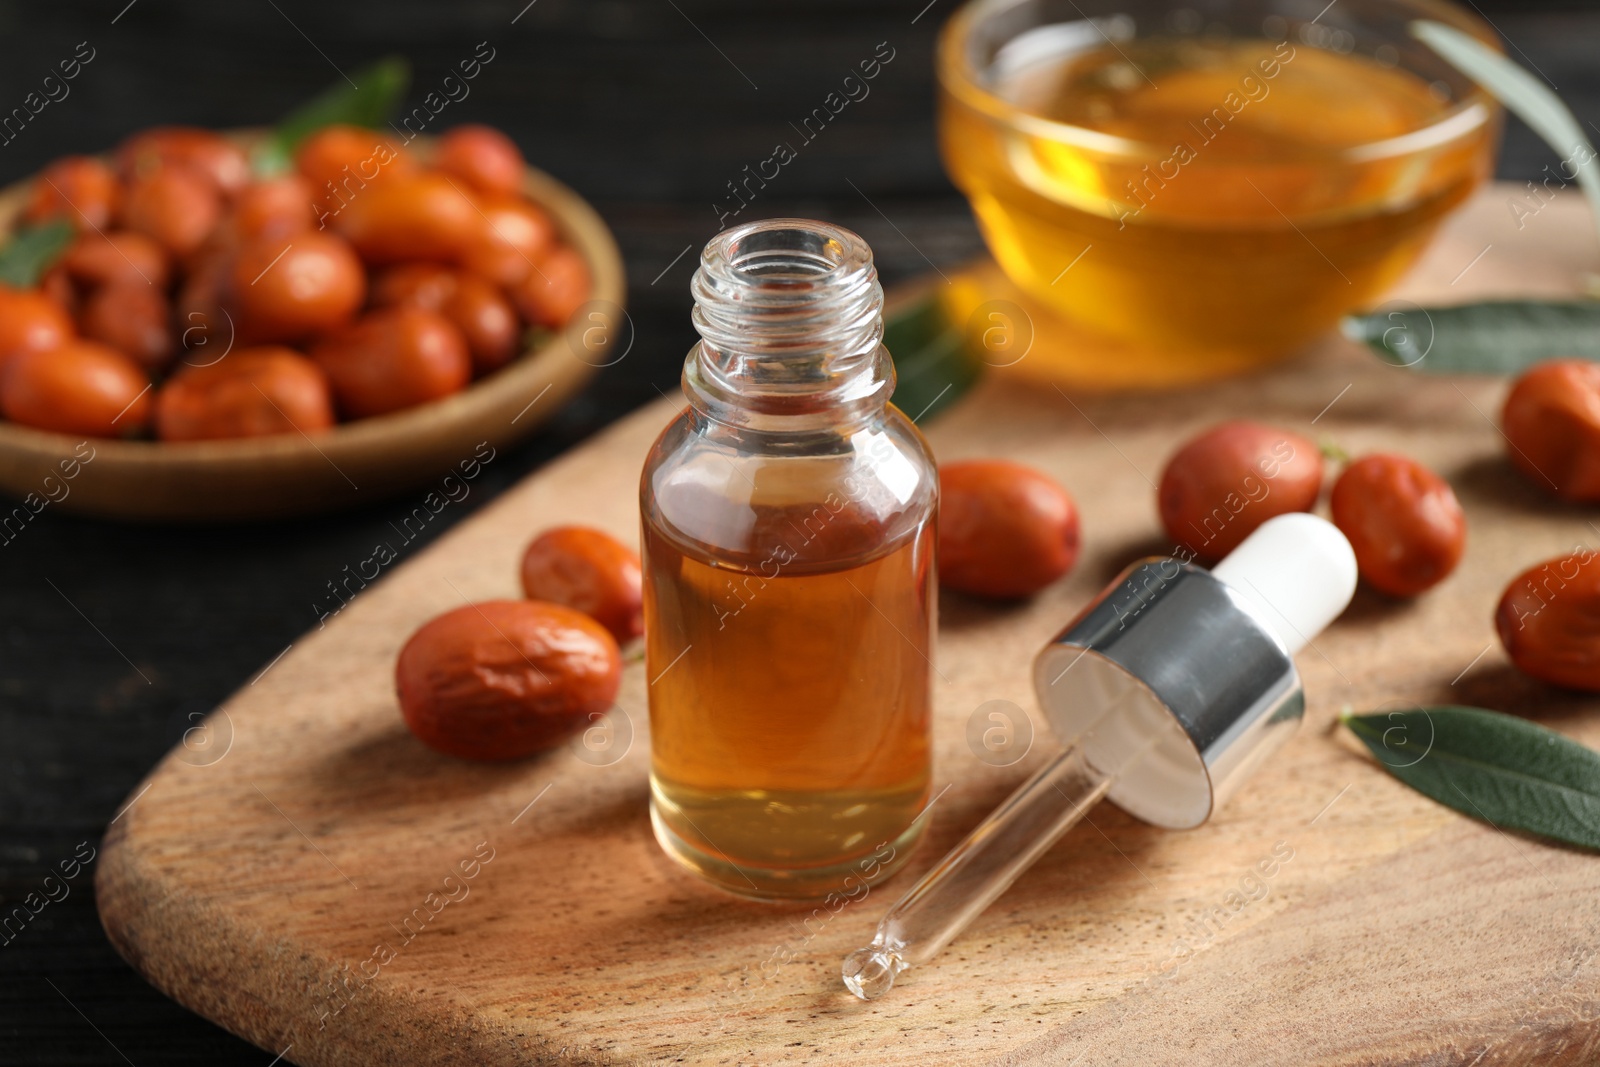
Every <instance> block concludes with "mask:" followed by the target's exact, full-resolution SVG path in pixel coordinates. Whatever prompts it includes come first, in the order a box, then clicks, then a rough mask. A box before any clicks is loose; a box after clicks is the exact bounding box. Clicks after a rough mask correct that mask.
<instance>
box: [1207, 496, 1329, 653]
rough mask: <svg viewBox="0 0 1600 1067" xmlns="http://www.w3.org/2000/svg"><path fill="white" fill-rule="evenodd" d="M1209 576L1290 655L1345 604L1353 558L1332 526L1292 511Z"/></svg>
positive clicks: (1273, 520)
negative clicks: (1246, 605)
mask: <svg viewBox="0 0 1600 1067" xmlns="http://www.w3.org/2000/svg"><path fill="white" fill-rule="evenodd" d="M1211 573H1212V574H1213V575H1215V576H1216V577H1218V578H1220V579H1222V580H1223V581H1224V582H1226V583H1228V585H1229V586H1231V587H1232V588H1233V589H1234V590H1235V591H1236V592H1237V593H1239V594H1240V595H1241V596H1243V597H1244V598H1245V599H1246V600H1248V601H1250V604H1251V606H1252V607H1253V608H1254V609H1255V610H1256V614H1257V616H1258V618H1259V619H1260V621H1261V622H1262V623H1263V624H1264V625H1265V626H1266V627H1267V628H1268V629H1270V630H1271V631H1272V632H1273V633H1274V634H1275V635H1277V638H1278V640H1280V641H1282V642H1283V645H1284V647H1285V648H1287V649H1288V650H1289V655H1291V656H1292V655H1294V654H1295V653H1296V652H1299V651H1300V650H1301V649H1302V648H1304V647H1305V646H1306V645H1307V644H1308V643H1310V641H1311V639H1312V638H1313V637H1315V636H1316V635H1317V634H1319V633H1321V632H1322V630H1323V628H1324V627H1326V626H1327V625H1328V624H1329V623H1330V622H1332V621H1333V620H1334V619H1336V618H1338V617H1339V613H1340V612H1342V611H1344V609H1345V606H1346V605H1348V604H1349V603H1350V597H1351V596H1353V595H1354V594H1355V591H1356V554H1355V552H1354V551H1353V550H1352V549H1351V548H1350V542H1349V541H1347V540H1345V536H1344V534H1342V533H1340V532H1339V528H1338V527H1337V526H1335V525H1333V524H1332V523H1331V522H1328V521H1327V520H1326V519H1319V518H1317V517H1316V516H1315V515H1308V514H1306V513H1304V512H1299V511H1297V512H1292V513H1291V514H1288V515H1279V516H1277V517H1275V518H1271V519H1268V520H1267V521H1266V522H1264V523H1262V524H1261V525H1260V526H1258V527H1257V528H1256V530H1255V532H1254V533H1252V534H1251V535H1250V536H1249V537H1246V538H1245V539H1244V540H1243V541H1241V542H1240V543H1239V547H1238V548H1235V549H1234V550H1233V551H1232V552H1230V553H1228V556H1227V558H1226V559H1224V560H1223V561H1222V562H1221V563H1219V564H1217V565H1216V566H1215V567H1213V568H1212V570H1211Z"/></svg>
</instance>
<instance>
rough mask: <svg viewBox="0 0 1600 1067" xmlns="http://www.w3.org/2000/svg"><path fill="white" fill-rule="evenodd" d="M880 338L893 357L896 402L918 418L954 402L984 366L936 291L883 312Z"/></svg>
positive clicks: (903, 409) (925, 417)
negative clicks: (901, 307) (955, 325)
mask: <svg viewBox="0 0 1600 1067" xmlns="http://www.w3.org/2000/svg"><path fill="white" fill-rule="evenodd" d="M883 343H884V345H885V346H886V347H887V348H888V349H889V354H890V355H891V356H893V357H894V369H895V388H894V403H895V406H896V407H898V408H899V409H900V410H901V411H903V412H905V413H906V414H907V415H908V416H910V417H911V418H912V419H914V420H915V421H917V422H923V421H925V420H927V419H928V418H931V417H932V416H935V415H937V414H939V412H941V411H943V410H944V409H945V408H947V407H949V406H950V405H951V404H953V403H955V401H956V400H958V399H959V398H960V397H961V396H962V395H963V394H965V393H966V391H967V390H968V389H969V388H971V387H972V384H973V383H974V382H976V381H977V380H978V377H979V374H980V372H981V371H982V369H983V365H982V362H981V361H980V360H979V359H977V358H976V357H975V356H974V355H973V354H972V353H971V352H970V351H969V350H968V346H967V342H966V338H965V337H964V336H963V335H962V333H961V331H960V330H958V329H956V328H955V327H954V326H952V325H951V323H950V321H949V318H948V316H947V315H946V314H945V311H944V306H943V304H942V303H941V302H940V300H939V298H938V296H937V295H930V296H927V297H924V298H923V299H921V300H918V301H916V302H915V303H913V304H910V305H909V306H907V307H905V308H904V309H902V310H901V311H899V312H898V313H896V314H894V315H890V316H887V317H886V318H885V319H884V323H883Z"/></svg>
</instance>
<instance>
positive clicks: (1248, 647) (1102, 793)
mask: <svg viewBox="0 0 1600 1067" xmlns="http://www.w3.org/2000/svg"><path fill="white" fill-rule="evenodd" d="M1355 584H1356V562H1355V553H1354V552H1352V551H1351V549H1350V544H1349V542H1348V541H1346V540H1345V539H1344V535H1343V534H1341V533H1340V532H1339V531H1338V529H1336V528H1335V527H1334V526H1332V525H1331V524H1329V523H1327V522H1324V521H1323V520H1322V519H1319V518H1316V517H1314V516H1312V515H1303V514H1294V515H1282V516H1279V517H1277V518H1274V519H1271V520H1269V521H1267V522H1265V523H1263V524H1262V525H1261V526H1260V528H1258V529H1257V530H1256V531H1255V532H1254V533H1252V534H1251V535H1250V536H1249V537H1247V538H1246V539H1245V540H1244V542H1243V543H1242V544H1240V545H1239V547H1238V548H1236V549H1234V551H1233V552H1232V553H1231V554H1230V555H1229V556H1228V558H1227V559H1225V560H1223V561H1222V563H1221V564H1219V565H1218V567H1217V569H1216V570H1215V571H1207V570H1205V569H1203V568H1201V567H1196V566H1194V565H1193V564H1191V563H1186V562H1182V561H1179V560H1176V559H1171V558H1166V559H1147V560H1144V561H1142V562H1140V563H1136V564H1134V565H1133V566H1132V567H1129V568H1128V569H1127V570H1126V571H1124V572H1123V573H1122V575H1121V576H1120V577H1119V578H1118V579H1117V580H1116V581H1115V582H1113V583H1112V584H1111V585H1109V586H1107V587H1106V589H1105V591H1104V592H1102V593H1101V594H1100V595H1099V596H1098V597H1097V598H1095V600H1094V601H1093V602H1092V603H1090V605H1089V606H1088V607H1087V608H1085V609H1084V610H1083V612H1082V613H1081V614H1080V615H1079V616H1078V618H1077V619H1075V620H1074V621H1073V622H1072V623H1071V624H1070V625H1069V626H1068V627H1067V628H1066V629H1065V630H1063V631H1061V633H1060V634H1058V635H1057V636H1056V639H1055V640H1054V641H1052V642H1051V643H1050V644H1049V645H1048V646H1046V647H1045V649H1044V651H1043V652H1041V653H1040V654H1039V656H1038V658H1037V659H1036V660H1035V661H1034V683H1035V687H1036V688H1037V690H1038V694H1039V702H1040V704H1041V706H1042V707H1043V708H1044V710H1045V714H1046V715H1048V716H1049V718H1050V723H1051V726H1052V727H1054V729H1055V732H1056V734H1057V736H1058V737H1059V738H1060V739H1061V740H1062V741H1063V742H1064V743H1065V744H1066V748H1065V750H1064V751H1063V752H1062V753H1061V754H1060V755H1058V756H1057V757H1056V758H1055V759H1053V760H1051V761H1050V762H1049V763H1047V764H1045V766H1043V767H1041V768H1040V769H1039V770H1038V771H1037V772H1035V773H1034V775H1033V777H1032V778H1030V779H1028V781H1026V782H1024V783H1023V784H1022V785H1021V786H1019V787H1017V789H1016V791H1015V792H1013V793H1012V794H1011V796H1009V797H1007V798H1006V800H1005V802H1004V803H1002V804H1001V805H1000V806H999V807H998V808H996V809H995V810H994V811H993V812H991V813H990V814H989V815H988V816H987V817H986V818H985V819H984V820H983V821H982V822H981V823H979V824H978V825H977V826H976V827H975V828H974V829H973V830H972V832H971V833H969V834H968V835H967V836H966V838H965V839H964V840H962V841H961V843H960V844H958V845H956V847H955V848H953V849H951V850H950V851H949V852H948V853H947V854H946V855H945V856H944V858H943V859H941V860H940V861H939V862H938V863H936V864H934V866H933V867H932V868H931V869H930V870H929V871H928V872H927V873H926V874H924V875H923V876H922V878H921V879H919V880H918V881H917V884H916V885H914V886H912V887H911V889H910V890H909V891H908V892H907V893H906V895H905V896H904V897H902V898H901V899H900V901H899V902H898V903H896V904H895V906H894V907H892V908H890V909H889V912H888V914H886V915H885V916H884V917H883V920H882V921H881V922H880V923H879V924H878V928H877V931H876V932H875V933H874V935H873V938H872V943H871V944H870V945H867V946H865V947H863V948H860V949H858V950H856V951H855V952H852V953H851V954H850V955H849V956H847V957H845V960H844V963H843V964H842V965H841V967H840V977H841V978H842V979H843V980H844V984H845V986H846V987H847V988H848V989H849V990H850V991H851V992H852V993H854V994H855V995H856V996H858V997H860V998H861V999H863V1000H872V999H875V998H877V997H880V996H883V995H884V994H885V993H887V992H888V991H889V990H890V988H891V987H893V985H894V984H895V979H896V977H897V976H898V975H900V974H901V973H902V972H903V971H905V970H906V968H908V967H910V966H913V965H916V964H921V963H924V962H926V961H927V960H929V959H931V958H932V957H933V956H934V955H935V954H937V953H938V952H939V950H940V949H942V948H943V947H944V946H945V945H947V944H949V943H950V941H951V940H952V939H954V938H955V937H957V936H959V935H960V933H961V931H962V930H963V929H965V928H966V926H967V924H968V923H970V922H971V921H972V920H973V919H974V918H976V917H977V916H978V915H979V914H980V913H982V911H983V910H984V909H985V908H987V907H988V906H989V905H990V904H991V903H993V902H994V900H995V898H997V897H998V896H999V895H1000V894H1001V893H1004V892H1005V891H1006V889H1007V887H1009V886H1010V885H1011V883H1012V882H1014V881H1015V880H1016V879H1017V877H1018V876H1019V875H1021V873H1022V872H1023V871H1025V870H1027V869H1028V867H1029V866H1030V865H1032V863H1033V862H1034V861H1035V860H1036V859H1038V858H1039V857H1040V856H1041V855H1043V854H1044V852H1045V850H1046V849H1048V848H1049V847H1050V846H1051V845H1052V844H1054V843H1055V842H1056V841H1058V840H1060V838H1061V836H1062V835H1063V834H1065V833H1066V832H1067V831H1068V830H1069V829H1071V828H1072V826H1073V825H1074V824H1075V823H1077V821H1078V820H1079V819H1081V818H1082V817H1083V815H1084V813H1086V812H1087V811H1088V810H1089V809H1090V808H1092V807H1093V806H1094V805H1095V804H1096V803H1098V802H1099V801H1100V799H1101V798H1102V797H1110V798H1111V799H1112V800H1114V801H1116V802H1117V804H1118V805H1120V806H1121V807H1122V808H1124V809H1125V810H1127V811H1128V812H1129V813H1131V814H1133V815H1136V816H1138V817H1139V818H1141V819H1144V820H1145V821H1146V822H1150V823H1154V824H1155V825H1157V826H1164V827H1168V828H1172V829H1183V828H1188V827H1191V826H1198V825H1199V824H1200V823H1202V822H1204V821H1205V820H1206V819H1207V818H1208V817H1209V816H1210V814H1211V812H1212V810H1213V809H1214V808H1215V807H1216V805H1217V804H1218V803H1220V802H1221V801H1222V799H1223V797H1224V796H1225V795H1226V794H1227V793H1228V792H1229V791H1230V790H1232V789H1233V788H1235V787H1237V786H1238V785H1239V783H1240V782H1242V781H1243V780H1244V779H1245V778H1246V777H1248V776H1249V773H1250V772H1251V771H1252V770H1253V769H1254V768H1255V767H1256V766H1257V765H1259V764H1260V763H1261V761H1262V760H1264V759H1265V758H1266V757H1267V756H1268V755H1269V754H1270V753H1271V752H1272V751H1273V750H1274V749H1275V748H1277V746H1278V745H1279V744H1281V743H1282V742H1283V741H1285V740H1287V739H1288V737H1289V736H1290V734H1292V733H1293V732H1294V728H1295V726H1296V725H1297V724H1298V723H1299V721H1300V718H1301V715H1302V713H1303V711H1304V707H1305V702H1304V698H1303V696H1302V693H1301V688H1300V676H1299V674H1298V673H1296V671H1295V667H1294V659H1293V658H1292V657H1293V655H1294V653H1295V652H1296V651H1298V650H1299V649H1300V648H1301V647H1303V646H1304V645H1306V644H1309V643H1310V642H1311V640H1312V639H1314V638H1315V636H1316V634H1317V633H1318V632H1320V631H1321V630H1322V628H1323V627H1324V626H1326V625H1327V624H1328V623H1329V622H1332V621H1333V619H1334V618H1335V617H1336V616H1337V615H1338V614H1339V613H1340V612H1341V611H1343V610H1344V608H1345V605H1347V604H1348V603H1349V602H1350V596H1351V594H1352V593H1353V592H1354V591H1355Z"/></svg>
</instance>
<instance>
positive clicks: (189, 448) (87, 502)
mask: <svg viewBox="0 0 1600 1067" xmlns="http://www.w3.org/2000/svg"><path fill="white" fill-rule="evenodd" d="M241 136H242V137H248V136H249V134H243V135H241ZM28 184H29V183H28V182H19V183H17V184H15V185H12V186H11V187H9V188H7V189H6V190H5V191H4V192H0V232H5V231H9V230H10V228H11V225H12V223H13V222H14V221H15V219H16V217H17V215H18V213H19V212H20V211H21V210H22V207H23V204H24V203H25V199H26V196H27V190H28ZM524 192H525V193H526V194H527V196H528V197H529V199H531V200H533V201H534V202H535V203H537V204H539V206H540V207H543V208H544V209H545V210H546V211H548V212H549V213H550V216H551V218H552V219H553V220H554V221H555V224H556V227H557V229H558V230H559V231H560V233H561V236H562V238H563V239H564V240H565V241H566V242H567V243H568V244H570V245H571V246H572V247H573V248H575V249H577V250H578V251H579V252H580V253H582V255H583V257H584V259H585V260H586V261H587V262H588V265H589V273H590V276H591V278H592V279H593V282H594V286H593V291H592V294H591V298H590V302H589V303H588V304H586V305H585V306H584V307H583V308H581V309H579V311H578V313H577V314H576V315H574V316H573V320H572V321H571V322H570V323H568V324H567V326H566V328H565V329H564V330H562V331H561V333H559V334H556V335H554V336H552V337H550V338H549V339H547V340H546V341H545V342H544V343H543V344H542V345H540V346H539V347H537V348H535V349H533V350H531V351H529V352H527V353H526V354H524V355H523V357H522V358H520V359H518V360H516V361H515V362H513V363H511V364H510V365H509V366H507V367H505V368H503V369H501V370H499V371H497V372H495V373H494V374H492V375H490V376H488V377H486V378H484V379H482V380H480V381H477V382H474V383H473V384H472V385H470V386H468V387H467V388H466V389H464V390H463V391H461V392H460V393H457V394H455V395H454V396H451V397H447V398H445V399H443V400H440V401H437V402H434V403H431V404H424V405H421V406H419V407H415V408H410V409H408V410H405V411H398V412H395V413H393V414H390V415H382V416H379V417H377V418H370V419H362V420H359V421H357V422H351V423H345V424H341V425H339V426H336V427H334V428H333V429H332V430H329V431H327V432H325V433H320V434H315V435H306V434H285V435H281V436H276V437H257V438H243V439H239V440H231V441H192V442H157V441H124V440H110V439H103V438H89V439H87V440H86V439H84V438H82V437H75V436H71V435H68V434H59V433H50V432H46V431H43V430H35V429H31V428H30V427H26V426H18V425H16V424H14V423H8V422H0V492H4V493H5V494H6V495H7V496H10V497H12V498H14V499H15V500H17V501H21V503H19V504H17V505H16V506H15V507H13V508H11V509H10V510H8V511H6V512H5V513H4V514H0V524H3V527H4V528H5V529H7V530H10V531H11V532H12V533H13V534H14V532H15V528H16V527H17V526H18V525H19V524H20V525H26V524H27V522H28V521H29V520H30V519H31V517H32V516H33V514H35V513H36V512H38V511H40V510H42V509H43V508H45V507H50V508H55V509H59V510H62V511H72V512H77V513H80V514H86V515H97V516H102V517H109V518H119V519H137V520H148V521H229V520H246V519H267V518H286V517H290V516H295V515H306V514H312V513H317V512H326V511H336V510H339V509H342V508H352V507H358V506H360V505H363V504H369V503H372V502H374V501H377V500H380V499H382V498H383V497H385V496H389V495H392V494H394V493H397V492H401V491H403V490H405V489H410V488H414V487H416V486H418V485H420V484H422V483H424V482H426V481H430V480H432V479H434V478H437V477H439V476H440V475H441V474H443V473H445V472H446V471H448V470H450V469H452V468H454V467H456V465H457V464H459V463H461V462H465V461H470V460H472V458H473V456H474V453H475V451H476V450H477V449H478V448H479V447H480V445H481V444H482V443H485V442H486V443H487V444H488V445H489V446H490V447H493V448H496V449H499V448H502V447H504V446H506V445H509V444H511V443H512V442H514V441H516V440H518V439H520V438H522V437H524V436H526V435H527V434H528V433H530V432H531V431H532V430H533V429H534V428H535V427H537V426H538V424H539V423H540V422H542V421H543V420H544V419H546V418H548V417H550V415H552V414H553V413H554V412H555V411H556V410H557V409H558V408H559V406H560V404H561V402H562V401H564V400H566V399H567V398H568V397H569V396H571V395H572V394H573V393H575V392H576V391H577V389H578V387H579V386H580V385H582V384H583V383H584V382H585V381H586V380H587V379H588V378H589V377H590V376H591V375H592V374H594V372H595V371H596V370H597V369H598V368H599V367H601V366H603V365H605V363H606V362H607V360H608V359H611V358H615V357H613V356H608V355H607V352H608V350H609V348H610V346H611V344H612V342H613V341H614V340H616V339H617V337H618V336H619V335H621V336H622V339H623V343H627V341H628V339H629V336H628V335H629V334H630V332H631V326H630V325H629V323H628V319H627V315H626V312H625V311H624V310H623V308H622V303H623V299H624V281H623V278H624V275H623V267H622V257H621V254H620V253H619V252H618V251H617V245H616V241H615V240H613V238H612V236H611V232H610V231H609V230H608V229H607V228H606V225H605V223H604V222H603V221H601V219H600V216H599V215H598V214H597V213H596V212H595V210H594V208H592V207H590V206H589V204H588V203H587V202H586V201H585V200H584V199H583V198H582V197H580V196H579V195H578V194H577V193H575V192H573V191H572V190H571V189H569V188H567V187H566V186H565V185H563V184H561V183H560V182H558V181H556V180H555V179H554V178H552V177H550V176H549V175H548V174H545V173H543V172H542V171H538V170H534V169H532V168H530V169H529V171H528V177H527V181H526V183H525V185H524ZM90 456H92V459H89V460H88V461H87V462H85V461H84V460H85V457H90ZM69 471H75V474H74V476H73V477H71V478H70V479H69V478H67V477H66V472H69Z"/></svg>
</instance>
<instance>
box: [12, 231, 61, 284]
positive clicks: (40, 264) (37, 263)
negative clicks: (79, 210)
mask: <svg viewBox="0 0 1600 1067" xmlns="http://www.w3.org/2000/svg"><path fill="white" fill-rule="evenodd" d="M72 238H73V229H72V223H70V222H68V221H67V220H66V219H51V220H50V221H49V222H45V223H41V224H39V225H38V226H28V227H25V228H19V229H17V230H16V231H15V232H14V233H13V234H12V235H11V240H9V241H7V242H6V245H5V247H4V248H0V282H5V283H6V284H7V285H15V286H17V287H18V288H23V289H26V288H28V287H29V286H34V285H38V284H39V278H40V277H41V276H42V275H43V274H44V272H45V271H46V270H48V269H49V268H50V265H51V264H52V263H54V262H55V261H56V258H57V257H58V256H60V255H61V253H62V252H65V251H66V249H67V246H68V245H70V244H71V243H72Z"/></svg>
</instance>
